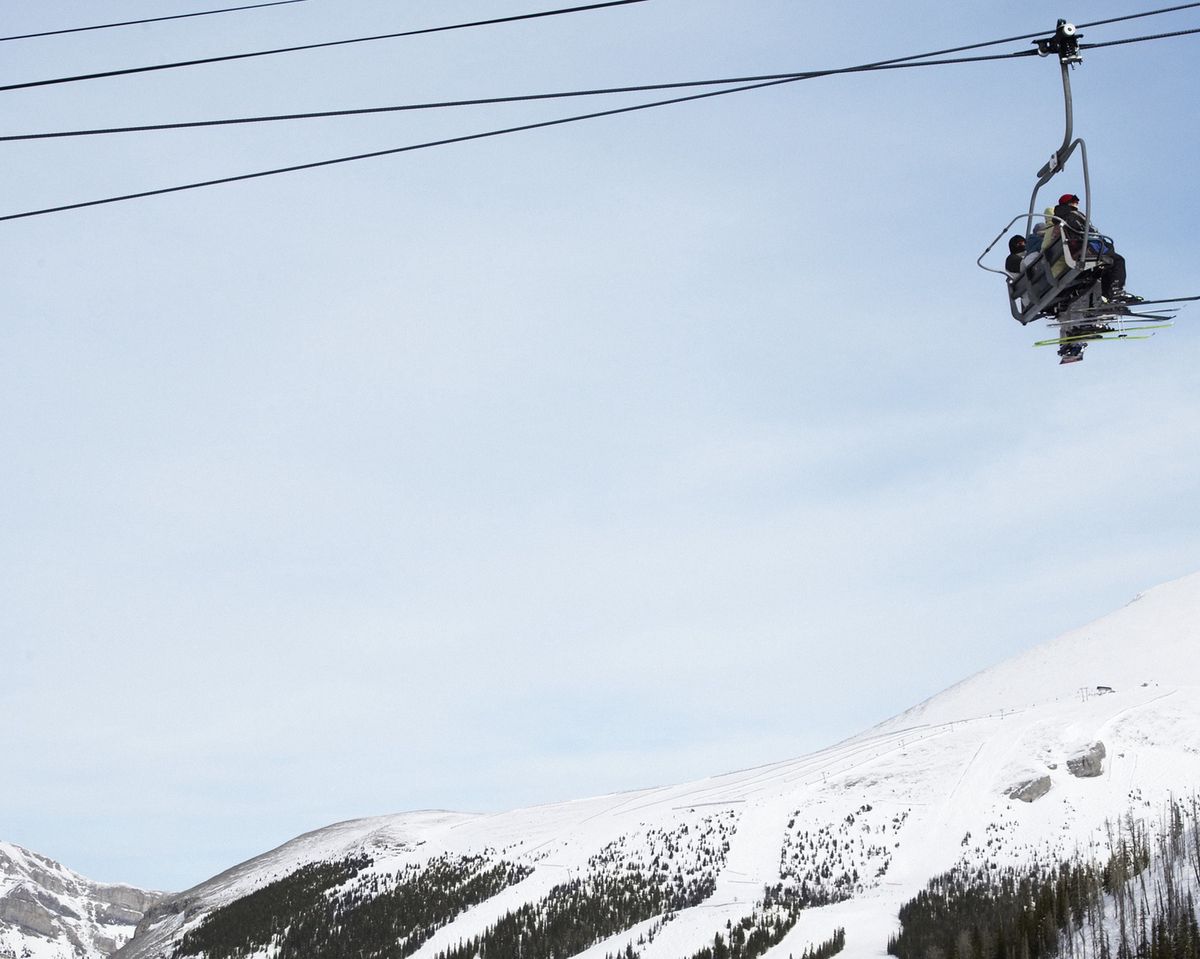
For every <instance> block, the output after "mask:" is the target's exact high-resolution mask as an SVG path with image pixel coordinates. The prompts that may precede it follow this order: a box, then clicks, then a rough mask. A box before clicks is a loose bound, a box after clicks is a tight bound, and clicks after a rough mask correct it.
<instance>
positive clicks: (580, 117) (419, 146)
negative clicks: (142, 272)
mask: <svg viewBox="0 0 1200 959" xmlns="http://www.w3.org/2000/svg"><path fill="white" fill-rule="evenodd" d="M1036 54H1037V51H1035V50H1021V51H1018V52H1016V53H1007V54H996V55H991V56H981V57H961V58H958V59H954V60H924V61H920V62H902V61H905V60H907V59H908V58H902V60H901V61H895V60H889V61H880V62H878V63H870V64H863V65H862V66H857V67H844V68H841V69H837V70H823V71H813V72H810V73H804V74H799V75H792V76H785V77H783V78H781V79H775V80H767V81H765V82H762V83H751V84H747V85H744V86H737V87H729V88H726V89H723V90H710V91H708V92H706V93H693V94H689V95H687V96H682V97H672V98H671V99H668V100H652V101H650V102H648V103H637V104H634V105H632V106H624V107H615V108H613V109H611V110H600V111H597V112H595V113H582V114H577V115H575V116H569V117H559V118H557V119H554V120H542V121H539V122H536V123H525V124H521V125H519V126H512V127H504V128H502V129H499V130H487V131H485V132H483V133H469V134H466V135H463V136H456V137H446V138H444V139H441V140H429V141H426V142H424V143H413V144H409V145H407V146H402V147H392V148H390V149H386V150H373V151H371V152H370V153H357V154H354V155H352V156H344V157H335V158H333V159H330V160H316V161H314V162H310V163H298V164H295V165H292V166H286V167H277V168H275V169H272V170H260V171H258V172H256V173H242V174H238V175H235V176H228V177H219V178H217V179H212V180H202V181H199V182H195V183H184V184H181V185H179V186H172V187H162V188H159V189H155V190H143V191H141V192H138V193H126V194H123V195H120V196H112V197H105V198H103V199H100V200H85V201H83V202H80V203H67V204H63V205H61V206H55V207H46V208H44V209H40V210H29V211H27V212H25V213H9V214H6V215H3V216H0V223H2V222H5V221H7V220H23V219H28V218H30V217H35V216H43V215H46V214H50V213H65V212H67V211H69V210H81V209H85V208H87V207H94V206H104V205H106V204H110V203H120V202H123V201H125V200H141V199H145V198H147V197H152V196H163V195H166V194H168V193H182V192H184V191H186V190H198V189H200V188H202V187H209V186H219V185H222V184H226V183H238V182H242V181H245V180H257V179H262V178H263V177H269V176H277V175H280V174H283V173H298V172H300V171H302V170H315V169H318V168H320V167H327V166H335V165H337V164H341V163H353V162H355V161H357V160H370V159H375V158H378V157H385V156H394V155H396V154H399V153H412V152H415V151H417V150H428V149H432V148H433V147H441V146H449V145H451V144H455V143H467V142H470V141H472V140H486V139H490V138H493V137H500V136H505V135H507V134H510V133H523V132H526V131H529V130H541V129H546V128H547V127H555V126H563V125H565V124H568V123H579V122H582V121H584V120H596V119H599V118H601V117H611V116H618V115H620V114H625V113H635V112H638V111H640V110H651V109H654V108H655V107H664V106H670V105H673V104H677V103H689V102H693V101H696V100H707V99H711V98H713V97H720V96H726V95H728V94H731V93H743V92H745V91H747V90H761V89H764V88H766V87H774V86H780V85H782V84H786V83H796V82H798V81H800V80H812V79H816V78H817V77H825V76H836V75H839V74H847V73H861V72H867V71H872V70H899V69H907V68H912V67H929V66H941V65H944V64H950V63H978V62H982V61H989V60H1008V59H1014V58H1017V57H1029V56H1036Z"/></svg>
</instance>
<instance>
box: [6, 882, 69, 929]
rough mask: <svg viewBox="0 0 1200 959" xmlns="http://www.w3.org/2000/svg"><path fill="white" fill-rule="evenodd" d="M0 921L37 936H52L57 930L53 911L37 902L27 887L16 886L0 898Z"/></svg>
mask: <svg viewBox="0 0 1200 959" xmlns="http://www.w3.org/2000/svg"><path fill="white" fill-rule="evenodd" d="M0 922H8V923H12V924H13V925H14V926H17V927H18V928H20V929H23V930H25V931H26V932H32V933H35V934H37V935H39V936H47V937H53V936H54V935H55V934H56V933H57V932H58V928H57V926H56V925H55V922H54V913H52V912H50V910H49V909H47V908H46V907H45V906H43V905H42V904H41V903H40V902H38V901H37V900H36V899H35V898H34V896H33V894H32V893H30V892H29V890H27V889H21V888H17V889H16V890H14V891H13V892H11V893H10V894H9V895H7V896H5V897H4V898H3V899H0Z"/></svg>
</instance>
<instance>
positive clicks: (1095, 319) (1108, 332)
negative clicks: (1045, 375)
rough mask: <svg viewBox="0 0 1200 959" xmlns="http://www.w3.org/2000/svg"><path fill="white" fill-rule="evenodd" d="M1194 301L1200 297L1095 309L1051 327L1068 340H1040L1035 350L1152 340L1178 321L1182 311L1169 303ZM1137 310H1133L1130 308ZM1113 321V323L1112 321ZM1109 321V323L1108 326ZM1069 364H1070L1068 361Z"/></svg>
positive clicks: (1053, 324) (1059, 338) (1055, 323)
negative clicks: (1148, 309) (1132, 323)
mask: <svg viewBox="0 0 1200 959" xmlns="http://www.w3.org/2000/svg"><path fill="white" fill-rule="evenodd" d="M1191 300H1200V296H1179V297H1174V298H1171V299H1162V300H1138V301H1135V302H1132V303H1129V304H1122V305H1118V306H1115V307H1114V306H1104V307H1094V308H1093V309H1090V310H1086V311H1083V313H1082V314H1081V319H1082V322H1080V320H1074V321H1068V322H1063V321H1059V322H1055V321H1051V323H1050V325H1051V326H1059V327H1063V329H1064V332H1065V334H1066V335H1065V336H1057V337H1053V338H1051V339H1046V340H1038V341H1037V342H1036V343H1034V344H1033V345H1034V346H1062V345H1064V344H1076V343H1077V344H1081V345H1082V344H1085V343H1094V342H1097V341H1103V340H1148V339H1150V337H1152V336H1154V335H1155V333H1156V332H1157V331H1158V330H1165V329H1169V328H1170V327H1171V325H1172V323H1173V321H1174V320H1175V314H1176V313H1177V312H1178V311H1179V307H1176V306H1165V304H1168V303H1184V302H1188V301H1191ZM1131 306H1132V307H1134V308H1135V309H1130V307H1131ZM1147 306H1160V307H1162V308H1160V309H1158V310H1155V311H1153V312H1148V313H1147V312H1142V310H1141V308H1142V307H1147ZM1110 318H1111V321H1110ZM1130 319H1133V320H1140V321H1144V320H1157V321H1159V322H1157V323H1144V322H1143V323H1140V324H1139V325H1137V326H1125V325H1124V322H1125V321H1126V320H1130ZM1106 321H1108V322H1106ZM1089 326H1090V327H1092V328H1091V329H1086V331H1085V332H1077V333H1073V332H1071V330H1072V328H1075V329H1079V328H1086V327H1089ZM1081 358H1082V352H1080V353H1077V354H1075V355H1073V356H1072V359H1081ZM1067 362H1069V360H1067Z"/></svg>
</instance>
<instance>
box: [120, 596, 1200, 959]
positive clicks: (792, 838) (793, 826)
mask: <svg viewBox="0 0 1200 959" xmlns="http://www.w3.org/2000/svg"><path fill="white" fill-rule="evenodd" d="M1197 639H1200V575H1198V576H1191V577H1187V578H1185V579H1182V580H1179V581H1177V582H1173V583H1169V584H1167V585H1165V586H1161V587H1158V588H1157V589H1154V590H1151V591H1149V592H1147V593H1145V594H1143V595H1142V596H1140V597H1139V598H1138V599H1137V600H1136V601H1134V602H1132V603H1130V604H1129V605H1128V606H1126V607H1124V608H1122V609H1120V610H1118V611H1117V612H1115V613H1113V614H1112V615H1110V616H1107V617H1104V618H1103V619H1100V620H1098V621H1096V622H1094V623H1092V624H1090V625H1088V626H1086V627H1084V628H1082V629H1079V630H1075V631H1073V632H1071V633H1068V634H1066V635H1064V636H1061V637H1059V638H1058V639H1055V640H1052V641H1050V642H1048V643H1045V644H1043V645H1041V646H1038V647H1036V648H1034V649H1031V650H1029V651H1028V652H1026V653H1023V654H1021V655H1019V656H1016V657H1014V658H1012V659H1010V660H1008V661H1006V662H1003V663H1000V664H999V665H997V666H994V667H992V668H990V669H987V670H984V671H983V672H981V673H979V674H977V675H976V676H973V677H971V678H970V679H968V680H965V681H964V682H962V683H959V684H958V685H956V686H954V687H951V688H950V689H948V690H946V691H945V692H943V693H941V694H939V695H937V696H934V697H933V698H931V699H930V700H928V701H927V702H925V703H923V704H921V705H920V706H917V707H915V708H913V709H911V710H908V711H907V712H905V713H902V714H901V715H899V716H897V717H895V718H893V719H892V720H889V721H888V722H886V723H883V724H882V725H880V726H878V727H876V728H874V729H872V730H869V731H867V732H866V733H863V734H862V735H860V736H857V737H854V738H852V739H849V740H846V741H845V742H842V743H839V744H837V745H834V746H831V747H829V748H827V749H823V750H820V751H818V752H816V753H813V754H810V755H808V756H803V757H800V758H798V759H793V760H788V761H785V762H780V763H774V764H770V765H767V766H762V767H759V768H754V769H747V770H741V771H738V772H733V773H728V774H725V775H721V776H714V777H710V778H708V779H703V780H699V781H697V782H692V783H684V784H681V785H676V786H664V787H659V788H654V789H644V790H638V791H634V792H628V793H621V794H616V795H610V796H600V797H596V798H593V799H588V800H580V801H576V802H569V803H559V804H553V805H546V806H539V807H535V808H531V809H521V810H514V811H510V812H506V813H500V814H496V815H490V816H481V815H457V814H452V813H411V814H406V815H400V816H384V817H378V818H375V819H367V820H355V821H352V822H347V823H341V824H338V825H336V826H331V827H328V828H327V829H322V830H317V831H315V832H313V833H309V834H306V835H304V836H301V837H298V838H297V839H295V840H293V841H292V842H290V843H287V844H285V845H284V846H282V847H280V848H279V849H277V850H273V851H271V852H269V853H266V854H264V855H262V856H260V857H257V858H256V859H253V860H250V861H249V862H247V863H244V864H242V865H241V866H238V867H235V868H234V869H231V870H229V871H227V872H225V873H222V874H221V875H219V876H217V877H214V879H212V880H209V881H208V882H206V883H203V884H201V885H200V886H197V887H195V888H194V889H192V890H189V891H188V892H186V893H183V894H180V895H179V896H178V897H175V898H174V899H172V900H170V901H168V902H167V903H165V904H163V906H162V907H160V908H159V909H156V910H155V911H154V914H153V915H152V917H150V918H148V919H147V920H146V921H145V922H144V923H143V924H142V925H141V927H139V931H138V934H137V936H136V937H135V939H134V940H133V941H132V942H131V943H130V944H129V945H128V946H126V947H125V948H124V949H123V950H122V951H121V953H120V956H121V959H150V957H155V956H160V955H161V956H170V955H172V954H173V953H174V952H175V950H176V949H177V948H178V946H179V945H180V943H181V942H182V941H183V938H184V936H186V935H188V934H189V933H193V934H194V933H195V932H196V930H197V929H199V928H200V927H201V925H202V924H203V923H204V921H205V919H206V917H207V916H209V915H211V914H212V913H213V910H215V909H217V908H218V907H220V906H222V905H225V904H228V903H231V902H233V901H235V900H238V899H241V898H243V897H245V896H246V895H247V894H249V893H253V892H256V891H261V890H267V889H269V887H271V885H272V884H273V883H276V882H277V881H278V880H281V879H283V878H285V877H287V876H289V875H291V874H294V873H296V872H297V871H298V870H300V869H301V868H302V867H311V866H313V865H314V864H318V865H319V864H326V865H328V864H335V863H343V864H347V865H346V866H345V869H344V870H343V871H342V872H337V873H336V876H335V877H334V878H332V879H330V880H329V881H330V882H331V883H332V884H333V885H330V886H329V888H328V895H329V896H334V895H335V894H336V896H337V897H339V901H340V902H342V903H343V904H344V909H345V912H344V913H342V914H340V915H339V918H338V923H339V925H338V926H337V928H338V929H339V930H342V931H343V932H344V931H345V930H347V929H351V928H353V922H354V920H353V915H352V912H353V909H354V908H356V905H355V904H356V903H360V902H363V901H367V900H369V899H370V898H371V897H372V896H375V895H379V894H380V893H378V892H377V890H381V889H383V890H388V889H390V890H393V891H395V890H396V889H400V888H402V887H403V886H404V883H405V882H408V881H409V880H411V879H413V877H420V876H421V875H422V874H423V872H428V871H429V870H431V869H432V868H433V867H434V866H436V867H437V869H439V870H442V871H443V872H446V873H451V874H454V875H456V876H458V877H460V881H463V882H464V883H466V885H469V884H470V881H473V880H472V879H471V878H470V877H476V878H478V877H479V876H482V875H483V874H484V872H485V870H486V869H487V868H491V867H492V866H497V865H499V864H503V865H504V868H505V869H506V870H507V872H506V873H505V879H504V881H503V882H501V883H500V884H499V885H497V886H496V887H494V888H493V887H490V886H489V887H488V890H487V893H486V895H481V896H480V897H477V898H476V899H472V900H471V901H469V902H463V903H461V904H460V905H459V906H456V907H455V909H454V910H451V911H450V912H447V913H446V914H445V915H442V916H440V917H438V919H437V921H435V922H431V923H428V924H427V925H426V926H425V927H423V928H422V930H421V931H420V935H417V934H416V933H415V932H414V933H413V934H411V935H408V937H407V938H406V939H405V942H406V946H405V948H406V950H407V951H406V952H405V955H412V956H414V957H416V959H437V957H438V956H440V955H442V954H444V953H446V952H447V950H452V949H454V948H456V947H457V946H458V944H460V943H464V942H466V943H470V942H472V941H473V940H474V939H475V938H476V937H485V938H486V937H487V936H488V935H489V934H491V932H490V931H491V930H494V929H495V928H496V927H497V923H500V922H502V921H503V919H504V917H505V916H506V915H508V914H510V913H513V912H514V911H516V910H520V909H523V908H526V907H527V908H528V909H530V910H533V914H534V915H537V914H538V910H542V911H545V910H547V909H552V908H554V903H556V902H561V901H563V899H564V896H563V895H562V893H561V890H563V889H565V888H568V887H570V884H572V883H582V885H581V886H576V887H574V888H575V893H574V894H575V895H576V898H579V897H580V896H583V897H585V898H586V893H587V890H594V889H602V888H606V886H605V883H606V882H613V881H617V880H620V879H622V877H624V878H625V879H628V877H629V876H631V875H633V873H632V872H631V871H630V870H636V871H638V872H639V874H640V875H641V877H642V881H644V880H645V877H647V876H650V877H654V878H653V879H652V880H651V881H653V882H659V883H660V885H661V886H662V887H663V888H666V889H667V890H668V891H670V892H671V893H672V895H674V896H675V898H673V899H671V900H670V901H671V906H670V908H669V909H666V910H665V911H663V912H660V913H658V914H655V915H641V914H639V915H638V916H637V917H635V918H636V921H635V918H630V919H629V922H628V924H627V925H625V926H622V927H620V928H614V929H610V930H608V931H606V932H605V933H604V934H603V935H599V936H597V937H596V939H595V941H594V942H593V943H592V944H591V945H590V946H588V947H587V948H584V949H583V950H582V951H580V952H578V953H577V954H579V955H582V956H584V957H585V959H603V957H604V956H606V955H616V954H618V953H627V951H628V950H630V949H632V950H633V952H634V953H636V954H637V955H638V956H639V957H640V959H689V957H692V956H695V955H696V954H697V953H698V952H699V951H700V950H702V949H704V948H705V947H708V946H711V945H712V944H713V940H714V936H715V935H717V934H727V933H728V932H729V931H730V930H732V929H734V928H736V927H737V926H738V925H739V923H742V922H755V921H758V920H760V919H764V921H766V920H769V921H770V922H772V923H775V924H776V925H775V926H773V928H774V929H776V930H782V932H783V935H782V938H781V939H780V940H779V942H778V943H777V944H776V945H774V946H772V948H771V949H770V950H769V951H768V953H767V955H768V956H770V957H771V959H786V957H787V956H789V955H792V956H799V955H801V954H803V953H804V951H805V950H806V949H807V948H809V947H810V946H813V945H816V944H819V943H822V942H825V941H827V940H829V939H830V937H831V936H832V935H833V933H834V931H835V930H836V929H838V928H844V929H845V930H846V949H845V952H844V955H847V956H851V957H856V956H872V957H878V956H882V955H884V950H885V946H886V942H887V938H888V936H889V934H890V933H892V932H893V931H894V930H895V929H896V924H897V919H896V915H897V910H898V908H899V906H900V905H901V904H902V903H904V902H906V901H907V900H908V899H910V898H912V897H913V896H914V895H915V894H916V893H917V892H918V891H920V890H921V889H922V888H923V887H924V886H925V884H926V883H927V882H928V881H929V880H930V878H932V877H933V876H935V875H938V874H940V873H942V872H944V871H946V870H949V869H951V868H953V867H955V866H956V865H960V864H962V865H972V864H979V863H983V862H987V863H990V864H992V865H997V864H1000V865H1003V864H1014V865H1019V864H1022V863H1028V862H1030V861H1033V860H1037V861H1040V862H1051V861H1054V860H1055V859H1056V858H1058V857H1067V856H1070V855H1072V854H1074V853H1075V852H1078V851H1083V852H1089V851H1092V852H1094V853H1095V854H1096V855H1098V856H1103V855H1104V854H1105V852H1106V844H1107V842H1108V836H1109V834H1110V830H1109V823H1111V822H1113V821H1115V820H1117V819H1119V818H1121V817H1123V816H1126V815H1127V814H1133V815H1135V816H1136V815H1146V816H1151V815H1154V814H1155V812H1156V810H1157V809H1159V808H1160V805H1159V804H1160V803H1161V802H1162V801H1164V800H1166V799H1167V798H1168V797H1170V796H1172V795H1175V796H1179V795H1190V794H1192V793H1194V791H1195V788H1196V786H1197V785H1198V784H1200V681H1198V680H1200V657H1197V656H1196V655H1195V648H1196V641H1197ZM847 694H848V695H853V690H852V689H848V690H847ZM348 857H351V858H348ZM353 857H359V858H357V859H354V858H353ZM333 872H336V870H334V871H333ZM333 872H331V875H332V874H333ZM314 875H315V873H314ZM463 877H466V878H463ZM768 887H769V888H771V889H782V890H784V891H785V895H786V894H789V893H787V891H789V890H790V891H791V892H790V894H794V895H797V896H800V897H802V898H803V900H804V905H805V908H803V909H798V910H797V909H791V910H790V911H789V903H790V905H791V906H794V905H795V902H796V901H798V900H795V899H793V900H790V901H781V900H779V899H778V898H775V899H771V898H770V897H768V895H767V893H766V890H767V889H768ZM464 888H465V886H464ZM772 895H775V894H772ZM556 896H557V898H556ZM567 898H569V897H567ZM781 902H782V904H781ZM526 916H527V917H528V913H526ZM756 917H757V918H756ZM530 923H532V925H533V926H536V922H535V921H533V920H530ZM527 926H528V927H529V928H532V926H530V925H529V923H527ZM281 935H286V933H284V934H281ZM280 945H281V944H280V942H279V941H278V940H277V939H271V938H268V939H264V940H261V941H259V942H258V943H255V942H254V941H253V940H247V941H246V943H245V944H243V945H242V946H239V947H238V950H237V951H236V952H235V953H231V954H237V955H241V956H255V955H262V956H264V957H266V956H269V955H272V954H274V950H277V949H279V948H280ZM484 951H487V950H484ZM210 959H213V957H212V956H210Z"/></svg>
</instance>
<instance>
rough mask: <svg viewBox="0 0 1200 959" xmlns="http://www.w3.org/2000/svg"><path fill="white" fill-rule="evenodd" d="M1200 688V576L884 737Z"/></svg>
mask: <svg viewBox="0 0 1200 959" xmlns="http://www.w3.org/2000/svg"><path fill="white" fill-rule="evenodd" d="M1181 686H1200V573H1196V574H1193V575H1191V576H1185V577H1183V578H1182V579H1178V580H1175V581H1173V582H1170V583H1165V584H1163V585H1162V586H1157V587H1155V588H1154V589H1151V590H1148V591H1146V592H1144V593H1141V594H1139V595H1138V596H1136V597H1134V599H1133V600H1131V601H1130V602H1129V603H1128V604H1127V605H1126V606H1124V607H1123V608H1121V609H1119V610H1117V611H1116V612H1114V613H1111V614H1109V615H1107V616H1105V617H1103V618H1101V619H1098V620H1096V621H1095V622H1092V623H1089V624H1088V625H1086V626H1083V627H1081V628H1080V629H1075V630H1072V631H1071V632H1068V633H1064V634H1063V635H1062V636H1059V637H1058V638H1057V639H1052V640H1050V641H1049V642H1046V643H1042V644H1041V645H1039V646H1035V647H1034V648H1032V649H1030V650H1028V651H1026V652H1024V653H1021V654H1020V655H1017V656H1014V657H1013V658H1011V659H1008V660H1005V661H1004V662H1001V663H999V664H997V665H995V666H992V667H990V668H988V669H984V670H982V671H981V672H979V673H976V674H975V675H974V676H971V677H969V678H968V679H965V680H963V681H962V682H960V683H957V684H956V685H954V686H951V687H950V688H949V689H947V690H945V691H943V692H941V693H938V694H937V695H936V696H933V697H931V698H930V699H928V700H926V701H925V702H923V703H921V704H920V705H918V706H915V707H913V708H912V709H909V710H907V711H906V712H903V713H901V714H900V715H899V716H896V717H894V718H893V719H891V720H889V721H888V722H886V723H883V724H882V725H881V726H879V727H877V729H878V730H883V729H896V728H900V727H902V726H914V725H917V724H919V723H934V724H936V723H943V722H952V721H955V720H963V719H968V718H972V717H975V716H985V715H988V714H989V713H996V712H1000V711H1002V710H1004V711H1009V712H1011V711H1013V710H1019V709H1025V708H1027V707H1031V706H1037V705H1045V704H1048V703H1052V702H1074V701H1077V700H1079V699H1082V698H1084V697H1087V696H1090V695H1102V694H1105V693H1106V692H1108V691H1118V690H1120V691H1128V690H1131V689H1136V688H1163V689H1166V688H1172V689H1174V688H1178V687H1181Z"/></svg>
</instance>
